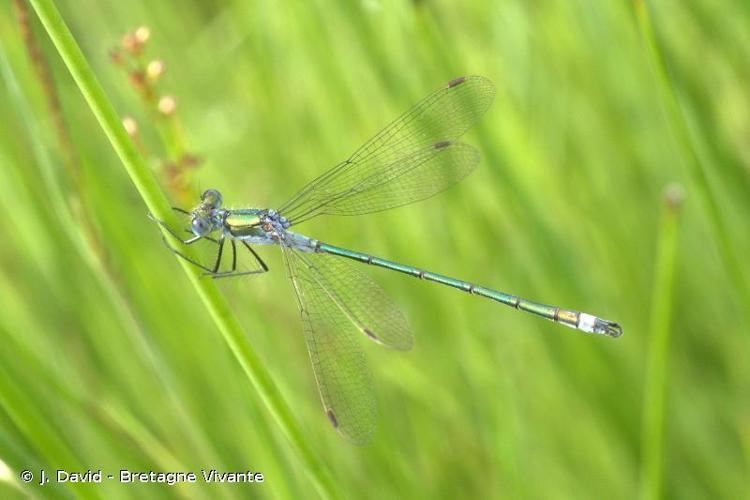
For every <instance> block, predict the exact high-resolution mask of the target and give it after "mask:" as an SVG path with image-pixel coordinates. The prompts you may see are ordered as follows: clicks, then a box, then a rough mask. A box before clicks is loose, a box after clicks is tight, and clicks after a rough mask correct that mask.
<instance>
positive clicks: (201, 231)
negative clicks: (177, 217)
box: [190, 214, 213, 236]
mask: <svg viewBox="0 0 750 500" xmlns="http://www.w3.org/2000/svg"><path fill="white" fill-rule="evenodd" d="M190 230H191V231H192V232H193V234H195V235H196V236H206V235H207V234H208V233H210V232H211V231H212V230H213V224H212V223H211V219H210V218H209V217H206V216H204V215H201V214H194V215H193V220H191V221H190Z"/></svg>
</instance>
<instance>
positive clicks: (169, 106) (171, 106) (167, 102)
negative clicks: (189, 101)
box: [158, 95, 177, 116]
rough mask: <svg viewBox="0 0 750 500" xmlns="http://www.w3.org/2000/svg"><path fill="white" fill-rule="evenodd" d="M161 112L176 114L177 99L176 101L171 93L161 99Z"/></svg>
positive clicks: (166, 114)
mask: <svg viewBox="0 0 750 500" xmlns="http://www.w3.org/2000/svg"><path fill="white" fill-rule="evenodd" d="M158 108H159V113H161V114H163V115H164V116H170V115H172V114H174V112H175V109H177V101H175V98H174V97H172V96H171V95H165V96H164V97H162V98H161V99H159V104H158Z"/></svg>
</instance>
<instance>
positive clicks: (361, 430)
mask: <svg viewBox="0 0 750 500" xmlns="http://www.w3.org/2000/svg"><path fill="white" fill-rule="evenodd" d="M282 251H283V254H284V261H285V263H286V266H287V271H288V273H289V276H290V278H291V279H292V283H293V285H294V290H295V293H296V296H297V300H298V302H299V307H300V312H301V314H302V323H303V330H304V334H305V341H306V343H307V350H308V352H309V354H310V361H311V362H312V366H313V372H314V374H315V381H316V382H317V384H318V390H319V392H320V399H321V400H322V403H323V410H324V411H325V413H326V416H327V417H328V419H329V420H330V422H331V424H332V425H333V426H334V428H336V430H337V431H339V432H340V433H341V434H342V435H343V436H344V437H345V438H346V439H348V440H349V441H351V442H353V443H355V444H364V443H366V442H367V441H369V439H370V437H371V436H372V433H373V432H374V430H375V417H376V408H375V398H374V395H373V389H372V384H371V381H370V375H369V371H368V369H367V364H366V361H365V358H364V354H363V353H362V350H361V349H360V347H359V345H358V344H357V339H356V337H355V336H354V335H352V332H351V331H347V330H351V324H352V323H351V321H350V319H349V318H348V317H347V315H346V314H345V313H344V311H343V310H342V309H341V308H340V307H339V305H338V303H337V302H336V301H335V300H334V299H333V298H332V294H331V291H329V290H327V289H326V288H325V287H324V285H322V284H321V282H320V277H319V273H317V272H316V271H315V269H314V268H310V267H309V266H308V264H307V263H306V262H305V261H304V260H303V259H302V258H301V257H300V254H299V252H298V251H296V250H293V249H291V248H288V247H284V246H282Z"/></svg>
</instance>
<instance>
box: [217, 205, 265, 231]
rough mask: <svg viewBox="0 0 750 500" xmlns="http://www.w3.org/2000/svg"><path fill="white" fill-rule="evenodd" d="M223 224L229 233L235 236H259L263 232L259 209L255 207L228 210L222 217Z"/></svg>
mask: <svg viewBox="0 0 750 500" xmlns="http://www.w3.org/2000/svg"><path fill="white" fill-rule="evenodd" d="M224 224H225V227H226V228H227V229H228V230H229V232H230V234H231V235H232V236H235V237H237V238H242V237H248V236H251V237H252V236H259V237H260V236H263V235H264V234H265V232H264V231H263V229H262V228H261V227H260V224H261V221H260V210H258V209H255V208H245V209H238V210H230V211H229V214H228V215H227V217H226V219H224Z"/></svg>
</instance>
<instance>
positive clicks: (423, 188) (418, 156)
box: [279, 76, 495, 223]
mask: <svg viewBox="0 0 750 500" xmlns="http://www.w3.org/2000/svg"><path fill="white" fill-rule="evenodd" d="M494 96H495V87H494V85H493V84H492V82H491V81H489V80H488V79H486V78H484V77H481V76H467V77H461V78H457V79H455V80H452V81H451V82H449V83H448V84H447V85H446V86H445V87H443V88H442V89H440V90H438V91H436V92H433V93H432V94H430V95H428V96H427V97H425V98H424V99H423V100H422V101H420V102H419V103H417V104H416V105H415V106H414V107H412V108H411V109H410V110H409V111H407V112H406V113H404V114H403V115H401V116H400V117H399V118H397V119H396V120H395V121H394V122H392V123H391V124H390V125H388V126H387V127H386V128H385V129H383V130H382V131H381V132H380V133H378V134H377V135H376V136H375V137H373V138H372V139H370V140H369V141H368V142H367V143H365V144H364V145H363V146H362V147H360V148H359V149H358V150H357V151H355V152H354V154H352V155H351V156H350V157H349V158H348V159H347V160H346V161H344V162H342V163H340V164H338V165H337V166H335V167H333V168H332V169H331V170H329V171H328V172H326V173H325V174H323V175H322V176H320V177H318V178H317V179H315V180H314V181H312V182H311V183H310V184H308V185H307V186H306V187H304V188H303V189H302V190H301V191H299V192H298V193H297V194H296V195H294V196H293V197H292V198H291V199H290V200H289V201H287V202H286V203H285V204H284V205H282V206H281V207H280V208H279V212H281V213H283V214H284V216H286V217H287V218H288V219H289V220H290V221H292V223H299V222H302V221H304V220H307V219H310V218H311V217H315V216H317V215H321V214H329V215H355V214H363V213H370V212H375V211H380V210H386V209H389V208H393V207H397V206H401V205H406V204H409V203H412V202H415V201H419V200H423V199H425V198H428V197H430V196H432V195H434V194H437V193H439V192H440V191H443V190H444V189H446V188H447V187H449V186H451V185H453V184H455V183H456V182H458V181H460V180H461V179H463V178H464V177H466V175H468V174H469V173H470V172H471V171H472V170H473V168H474V167H475V166H476V164H477V163H478V161H479V155H478V154H477V153H476V151H475V150H474V149H473V148H471V147H469V146H466V145H463V144H460V143H456V142H455V141H456V140H457V139H458V138H459V137H460V136H461V135H463V134H464V133H465V132H466V131H467V130H468V129H469V128H470V127H471V126H472V125H474V123H476V122H477V121H478V120H479V118H480V117H481V116H482V115H483V114H484V112H485V111H486V110H487V108H489V106H490V104H491V103H492V100H493V98H494ZM401 184H404V187H400V186H399V185H401Z"/></svg>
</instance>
